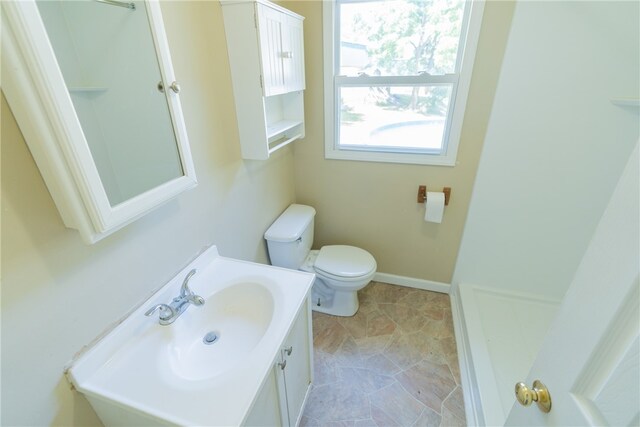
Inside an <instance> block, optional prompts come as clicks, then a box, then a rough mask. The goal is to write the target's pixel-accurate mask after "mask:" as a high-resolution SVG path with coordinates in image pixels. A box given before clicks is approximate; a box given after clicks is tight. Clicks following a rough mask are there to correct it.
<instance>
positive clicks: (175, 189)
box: [1, 0, 197, 243]
mask: <svg viewBox="0 0 640 427" xmlns="http://www.w3.org/2000/svg"><path fill="white" fill-rule="evenodd" d="M1 5H2V12H3V13H2V24H3V25H2V52H3V61H2V77H3V82H2V83H3V87H2V90H3V92H4V93H5V96H6V98H7V101H8V102H9V105H10V106H11V109H12V111H13V113H14V115H15V117H16V120H17V122H18V125H19V126H20V129H21V130H22V133H23V135H24V137H25V140H26V141H27V144H28V145H29V149H30V150H31V152H32V154H33V157H34V160H35V161H36V163H37V165H38V168H39V169H40V172H41V174H42V176H43V178H44V181H45V183H46V184H47V188H48V189H49V192H50V193H51V196H52V198H53V199H54V202H55V203H56V206H57V207H58V210H59V212H60V214H61V217H62V219H63V221H64V223H65V225H66V226H67V227H70V228H75V229H77V230H79V231H80V233H81V235H82V237H83V239H84V240H85V241H86V242H87V243H95V242H96V241H98V240H100V239H102V238H104V237H105V236H107V235H109V234H111V233H113V232H114V231H116V230H118V229H120V228H122V227H123V226H125V225H127V224H129V223H130V222H132V221H134V220H136V219H137V218H140V217H141V216H142V215H144V214H145V213H147V212H149V211H150V210H151V209H153V208H155V207H157V206H159V205H160V204H162V203H164V202H166V201H167V200H169V199H171V198H173V197H175V196H177V195H178V194H180V193H181V192H183V191H185V190H187V189H189V188H192V187H194V186H195V185H196V183H197V181H196V177H195V171H194V168H193V161H192V159H191V152H190V149H189V144H188V138H187V133H186V127H185V124H184V119H183V116H182V109H181V106H180V99H179V92H180V87H179V84H178V83H177V81H176V79H175V76H174V73H173V66H172V63H171V57H170V54H169V46H168V42H167V39H166V35H165V32H164V26H163V21H162V14H161V11H160V6H159V4H158V2H157V1H156V0H147V1H142V0H141V1H131V2H125V1H119V0H82V1H76V0H54V1H51V0H38V1H37V2H36V1H34V0H22V1H15V2H14V1H12V2H2V3H1Z"/></svg>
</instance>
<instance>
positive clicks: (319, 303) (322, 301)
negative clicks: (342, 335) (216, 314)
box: [264, 205, 377, 316]
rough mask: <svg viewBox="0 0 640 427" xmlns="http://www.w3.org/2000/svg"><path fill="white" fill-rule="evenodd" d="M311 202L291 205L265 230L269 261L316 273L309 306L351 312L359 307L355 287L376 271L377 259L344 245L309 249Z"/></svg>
mask: <svg viewBox="0 0 640 427" xmlns="http://www.w3.org/2000/svg"><path fill="white" fill-rule="evenodd" d="M315 215H316V211H315V209H314V208H312V207H311V206H305V205H291V206H289V207H288V208H287V209H286V210H285V211H284V212H283V213H282V215H280V216H279V217H278V219H277V220H276V221H275V222H274V223H273V224H272V225H271V227H269V229H268V230H267V232H266V233H265V234H264V238H265V239H266V240H267V246H268V248H269V257H270V258H271V264H273V265H275V266H278V267H285V268H291V269H295V270H302V271H308V272H311V273H315V274H316V281H315V282H314V284H313V287H312V289H311V298H312V302H313V304H312V307H313V309H314V310H316V311H320V312H322V313H327V314H332V315H334V316H353V315H354V314H356V312H357V311H358V290H360V289H362V288H364V287H365V286H367V284H368V283H369V282H370V281H371V279H372V278H373V276H374V274H375V273H376V267H377V265H376V260H375V259H374V258H373V256H372V255H371V254H370V253H369V252H367V251H365V250H363V249H360V248H356V247H354V246H344V245H330V246H323V247H322V249H320V250H313V251H312V250H311V245H312V244H313V219H314V217H315Z"/></svg>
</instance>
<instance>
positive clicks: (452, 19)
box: [338, 0, 464, 76]
mask: <svg viewBox="0 0 640 427" xmlns="http://www.w3.org/2000/svg"><path fill="white" fill-rule="evenodd" d="M338 12H339V21H340V22H339V33H340V36H339V37H340V55H339V62H340V66H339V70H340V74H341V75H347V76H355V75H358V74H359V73H366V74H367V75H372V76H376V75H377V76H379V75H382V76H391V75H396V76H405V75H417V74H419V73H421V72H427V73H429V74H433V75H442V74H450V73H453V72H455V67H456V58H457V54H458V44H459V40H460V31H461V27H462V15H463V12H464V1H462V0H433V1H427V0H385V1H371V2H353V3H349V2H344V3H343V2H340V3H339V11H338Z"/></svg>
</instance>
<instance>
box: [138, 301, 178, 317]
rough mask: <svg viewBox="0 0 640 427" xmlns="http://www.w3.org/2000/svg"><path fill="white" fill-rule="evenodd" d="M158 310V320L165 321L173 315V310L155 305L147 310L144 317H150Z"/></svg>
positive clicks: (163, 305)
mask: <svg viewBox="0 0 640 427" xmlns="http://www.w3.org/2000/svg"><path fill="white" fill-rule="evenodd" d="M158 310H160V320H167V319H170V318H171V317H173V316H174V315H175V310H174V309H173V308H172V307H171V306H169V305H167V304H156V305H154V306H153V307H151V308H150V309H149V310H147V312H146V313H145V314H144V315H145V316H152V315H153V313H155V312H156V311H158Z"/></svg>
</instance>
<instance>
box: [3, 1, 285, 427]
mask: <svg viewBox="0 0 640 427" xmlns="http://www.w3.org/2000/svg"><path fill="white" fill-rule="evenodd" d="M162 11H163V14H164V20H165V24H166V30H167V34H168V38H169V44H170V47H171V53H172V56H173V61H174V67H175V71H176V75H177V76H178V78H179V80H180V84H181V85H182V88H183V90H182V92H181V95H180V96H181V100H182V105H183V109H184V115H185V119H186V124H187V130H188V133H189V136H190V140H191V147H192V151H193V155H194V159H195V166H196V171H197V174H198V179H199V185H198V187H197V188H196V189H194V190H192V191H189V192H188V193H185V194H183V195H181V196H180V197H178V198H177V199H176V200H174V201H171V202H169V203H168V204H166V205H164V206H162V207H160V208H158V209H157V210H155V211H154V212H152V213H151V214H149V215H147V216H145V217H144V218H142V219H140V220H138V221H136V222H135V223H133V224H131V225H129V226H127V227H125V228H124V229H123V230H120V231H118V232H117V233H115V234H114V235H112V236H110V237H108V238H106V239H105V240H103V241H101V242H99V243H97V244H95V245H93V246H86V245H84V244H83V243H82V242H81V240H80V236H79V234H78V233H77V232H76V231H74V230H69V229H66V228H65V227H64V225H63V224H62V221H61V219H60V216H59V215H58V212H57V210H56V208H55V206H54V204H53V202H52V200H51V197H50V196H49V193H48V192H47V189H46V187H45V185H44V183H43V181H42V179H41V177H40V174H39V173H38V170H37V168H36V166H35V164H34V162H33V159H32V157H31V155H30V153H29V151H28V149H27V146H26V145H25V142H24V140H23V139H22V135H21V134H20V132H19V130H18V128H17V126H16V123H15V121H14V119H13V117H12V115H11V112H10V110H9V108H8V106H7V105H6V102H5V101H4V98H3V100H2V134H1V138H2V228H1V233H2V235H1V238H2V306H1V313H2V348H1V355H2V377H1V378H2V418H1V420H0V424H2V425H7V426H9V425H12V426H13V425H31V426H36V425H37V426H44V425H65V426H72V425H96V424H99V421H98V420H97V418H96V416H95V415H94V414H93V411H92V410H91V408H90V407H89V406H88V404H87V403H86V401H85V400H84V399H83V398H82V397H81V396H79V395H78V394H77V393H75V392H73V391H71V390H70V388H69V385H68V384H67V382H66V380H65V379H64V377H63V367H64V365H65V363H67V362H68V361H69V360H70V359H71V358H72V357H73V355H74V353H75V352H76V351H78V350H80V349H81V347H82V346H83V345H85V344H87V343H89V342H90V341H91V340H93V339H94V338H95V337H96V336H97V335H98V334H100V333H101V332H102V331H103V330H104V329H105V328H107V327H108V326H109V325H110V324H111V323H112V322H114V321H115V320H117V319H118V318H120V317H122V316H123V315H125V314H126V313H127V312H128V311H130V310H131V309H132V308H134V307H135V306H136V305H138V304H139V303H140V302H141V301H144V300H145V299H146V298H147V297H148V296H149V295H150V293H151V292H152V291H153V290H154V289H156V288H158V287H160V286H161V285H163V284H164V283H166V282H167V281H168V280H169V279H170V278H171V277H172V276H173V275H174V274H175V273H176V272H177V271H179V270H180V269H181V268H183V267H184V266H185V265H186V264H187V263H188V262H189V261H190V260H191V259H192V258H194V257H195V256H196V255H197V254H198V253H199V252H200V251H201V250H202V249H203V248H204V247H205V246H208V245H210V244H217V245H218V247H219V250H220V252H221V253H222V254H223V255H226V256H232V257H237V258H241V259H247V260H256V261H260V262H265V261H266V260H267V257H266V247H265V245H264V243H263V239H262V234H263V232H264V230H266V228H267V227H268V225H269V224H270V223H271V222H272V221H273V220H274V219H275V218H276V217H277V216H278V215H279V213H280V212H281V211H282V210H284V209H285V207H286V206H287V205H288V204H289V203H291V202H292V201H293V199H294V187H293V181H292V176H293V174H294V171H293V156H292V152H291V149H284V150H282V152H279V153H277V154H276V156H275V157H274V158H272V159H271V160H269V161H267V162H251V161H242V160H241V159H240V149H239V143H238V136H237V130H236V127H235V121H236V120H235V110H234V107H233V99H232V92H231V80H230V79H231V77H230V74H229V66H228V61H227V53H226V44H225V38H224V28H223V22H222V17H221V12H220V5H219V3H218V2H197V1H182V2H166V3H165V2H163V3H162Z"/></svg>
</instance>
